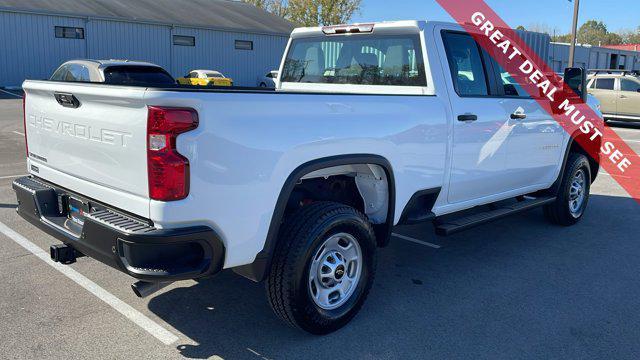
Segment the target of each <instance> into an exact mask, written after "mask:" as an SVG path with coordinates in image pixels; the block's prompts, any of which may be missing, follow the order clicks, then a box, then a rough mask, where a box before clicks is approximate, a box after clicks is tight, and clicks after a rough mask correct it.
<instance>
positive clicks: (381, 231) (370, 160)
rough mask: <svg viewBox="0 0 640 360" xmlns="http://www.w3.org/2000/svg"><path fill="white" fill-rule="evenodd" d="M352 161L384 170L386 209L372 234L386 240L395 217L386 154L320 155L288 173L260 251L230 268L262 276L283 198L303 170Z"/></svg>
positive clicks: (252, 277) (284, 203) (282, 209)
mask: <svg viewBox="0 0 640 360" xmlns="http://www.w3.org/2000/svg"><path fill="white" fill-rule="evenodd" d="M352 164H373V165H378V166H380V167H382V168H383V169H384V171H385V174H386V176H387V181H388V185H389V211H388V212H387V220H386V222H385V224H381V225H379V226H377V227H376V228H375V229H376V236H382V237H385V239H387V240H385V241H387V242H388V239H389V238H390V237H391V230H392V229H393V223H394V219H395V201H396V194H395V179H394V177H393V169H392V167H391V163H389V161H388V160H387V159H386V158H384V157H382V156H380V155H374V154H348V155H337V156H330V157H324V158H319V159H315V160H312V161H309V162H306V163H304V164H302V165H300V166H298V167H297V168H296V169H295V170H293V171H292V172H291V174H289V176H288V177H287V180H285V182H284V184H283V185H282V188H281V190H280V195H279V196H278V200H277V202H276V205H275V208H274V211H273V215H272V217H271V222H270V224H269V231H268V233H267V237H266V239H265V243H264V247H263V248H262V251H260V252H259V253H258V254H257V255H256V258H255V260H254V261H253V263H251V264H247V265H242V266H238V267H235V268H233V271H234V272H235V273H237V274H239V275H241V276H244V277H246V278H248V279H250V280H253V281H256V282H259V281H262V280H264V278H265V277H266V275H267V273H268V270H269V268H270V267H271V258H272V256H273V252H274V250H275V247H276V243H277V241H278V233H279V232H280V225H281V224H282V219H283V217H284V212H285V209H286V207H287V202H288V200H289V197H290V196H291V193H292V192H293V189H294V188H295V186H296V183H297V182H298V181H299V180H300V179H302V177H303V176H305V175H306V174H309V173H311V172H314V171H316V170H320V169H324V168H329V167H334V166H341V165H352Z"/></svg>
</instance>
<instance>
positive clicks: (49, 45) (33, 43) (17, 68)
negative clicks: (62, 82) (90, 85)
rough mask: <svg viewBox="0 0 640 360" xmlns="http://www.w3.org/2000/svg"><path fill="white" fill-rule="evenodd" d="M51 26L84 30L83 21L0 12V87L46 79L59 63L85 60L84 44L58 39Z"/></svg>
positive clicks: (82, 41)
mask: <svg viewBox="0 0 640 360" xmlns="http://www.w3.org/2000/svg"><path fill="white" fill-rule="evenodd" d="M55 26H72V27H84V26H85V22H84V20H83V19H77V18H67V17H57V16H44V15H33V14H22V13H11V12H0V86H6V87H9V86H20V85H21V84H22V81H24V79H27V78H28V79H46V78H49V76H51V73H52V72H53V71H54V70H55V69H56V68H57V67H58V65H60V64H61V63H62V62H64V61H66V60H69V59H77V58H84V57H86V47H85V40H79V39H59V38H56V37H55V30H54V27H55Z"/></svg>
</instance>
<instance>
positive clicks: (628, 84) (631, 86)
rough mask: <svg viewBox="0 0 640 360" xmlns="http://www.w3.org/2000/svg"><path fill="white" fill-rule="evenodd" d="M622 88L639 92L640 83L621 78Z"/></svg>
mask: <svg viewBox="0 0 640 360" xmlns="http://www.w3.org/2000/svg"><path fill="white" fill-rule="evenodd" d="M620 90H622V91H631V92H638V91H640V83H639V82H636V81H633V80H629V79H620Z"/></svg>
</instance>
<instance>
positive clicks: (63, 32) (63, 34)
mask: <svg viewBox="0 0 640 360" xmlns="http://www.w3.org/2000/svg"><path fill="white" fill-rule="evenodd" d="M55 30H56V37H57V38H62V39H84V29H83V28H77V27H67V26H56V27H55Z"/></svg>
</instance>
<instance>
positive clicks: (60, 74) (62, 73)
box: [49, 65, 69, 81]
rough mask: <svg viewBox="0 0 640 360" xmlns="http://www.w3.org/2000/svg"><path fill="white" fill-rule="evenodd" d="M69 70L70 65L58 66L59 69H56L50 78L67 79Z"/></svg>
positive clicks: (54, 79) (55, 79)
mask: <svg viewBox="0 0 640 360" xmlns="http://www.w3.org/2000/svg"><path fill="white" fill-rule="evenodd" d="M68 72H69V69H68V66H67V65H62V66H60V67H59V68H58V70H56V71H55V72H54V73H53V75H51V78H50V79H49V80H52V81H65V78H66V77H67V73H68Z"/></svg>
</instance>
